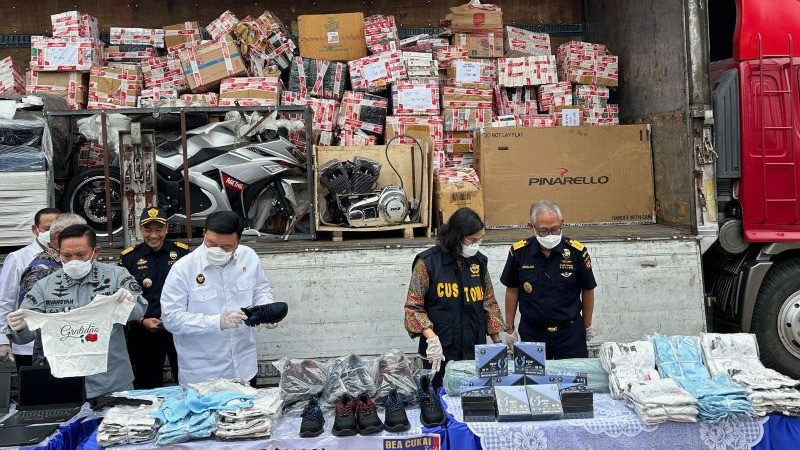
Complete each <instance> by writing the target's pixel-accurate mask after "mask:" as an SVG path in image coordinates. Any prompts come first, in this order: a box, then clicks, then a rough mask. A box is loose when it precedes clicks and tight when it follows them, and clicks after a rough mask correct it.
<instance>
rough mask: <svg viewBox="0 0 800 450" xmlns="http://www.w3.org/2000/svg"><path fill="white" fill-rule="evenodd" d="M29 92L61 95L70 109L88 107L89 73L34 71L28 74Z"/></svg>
mask: <svg viewBox="0 0 800 450" xmlns="http://www.w3.org/2000/svg"><path fill="white" fill-rule="evenodd" d="M25 85H26V91H27V93H28V94H35V93H37V92H46V93H49V94H52V95H55V96H57V97H61V98H63V99H64V100H66V102H67V107H68V108H69V109H83V108H86V102H87V99H88V97H89V74H88V73H86V72H33V71H28V73H27V74H26V82H25Z"/></svg>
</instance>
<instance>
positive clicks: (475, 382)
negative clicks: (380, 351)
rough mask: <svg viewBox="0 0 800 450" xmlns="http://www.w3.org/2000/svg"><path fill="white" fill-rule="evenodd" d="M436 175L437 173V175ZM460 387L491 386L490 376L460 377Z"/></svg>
mask: <svg viewBox="0 0 800 450" xmlns="http://www.w3.org/2000/svg"><path fill="white" fill-rule="evenodd" d="M437 176H438V175H437ZM461 387H463V388H468V389H462V390H461V392H462V393H464V392H467V391H471V390H475V389H476V388H491V387H492V378H486V377H464V378H462V379H461ZM488 395H489V397H492V398H494V397H493V396H492V391H491V389H490V390H489V394H488Z"/></svg>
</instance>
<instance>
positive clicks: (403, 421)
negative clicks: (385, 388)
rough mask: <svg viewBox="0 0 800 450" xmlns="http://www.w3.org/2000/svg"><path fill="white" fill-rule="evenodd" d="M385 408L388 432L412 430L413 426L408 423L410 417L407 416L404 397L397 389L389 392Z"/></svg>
mask: <svg viewBox="0 0 800 450" xmlns="http://www.w3.org/2000/svg"><path fill="white" fill-rule="evenodd" d="M384 407H385V408H386V415H385V416H384V422H385V424H386V429H387V430H388V431H391V432H393V433H399V432H401V431H408V430H409V429H411V424H410V423H409V422H408V416H407V415H406V407H405V405H404V401H403V396H402V395H401V394H400V393H399V392H397V389H392V391H391V392H389V396H388V397H386V404H385V405H384Z"/></svg>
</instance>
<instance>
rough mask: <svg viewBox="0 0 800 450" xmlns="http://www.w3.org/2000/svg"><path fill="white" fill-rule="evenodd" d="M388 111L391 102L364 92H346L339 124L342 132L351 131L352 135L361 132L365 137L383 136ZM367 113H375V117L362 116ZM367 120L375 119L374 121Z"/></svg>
mask: <svg viewBox="0 0 800 450" xmlns="http://www.w3.org/2000/svg"><path fill="white" fill-rule="evenodd" d="M388 109H389V101H388V100H386V99H384V98H382V97H378V96H375V95H370V94H366V93H364V92H356V91H345V93H344V97H343V98H342V104H341V108H340V109H339V117H338V118H337V124H338V125H339V128H340V129H341V130H342V132H345V131H349V132H351V134H352V133H355V132H356V131H361V132H362V134H365V135H370V134H372V135H376V136H382V135H383V127H384V124H385V123H386V112H387V111H388ZM367 111H370V112H373V113H374V114H373V117H370V118H366V117H364V116H363V115H362V114H363V113H365V112H367ZM373 118H374V119H377V120H374V119H373ZM367 119H373V121H372V122H371V121H369V120H367ZM375 122H379V123H375ZM343 145H348V144H343Z"/></svg>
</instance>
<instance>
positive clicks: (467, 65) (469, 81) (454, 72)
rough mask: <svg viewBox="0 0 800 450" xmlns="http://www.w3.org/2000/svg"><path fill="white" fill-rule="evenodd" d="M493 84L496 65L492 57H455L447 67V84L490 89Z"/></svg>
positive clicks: (495, 77) (495, 81)
mask: <svg viewBox="0 0 800 450" xmlns="http://www.w3.org/2000/svg"><path fill="white" fill-rule="evenodd" d="M495 84H497V66H496V65H495V63H494V60H492V59H456V60H453V61H451V63H450V66H449V67H448V68H447V74H446V77H445V85H447V86H454V87H463V88H470V89H491V88H492V87H493V86H494V85H495Z"/></svg>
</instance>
